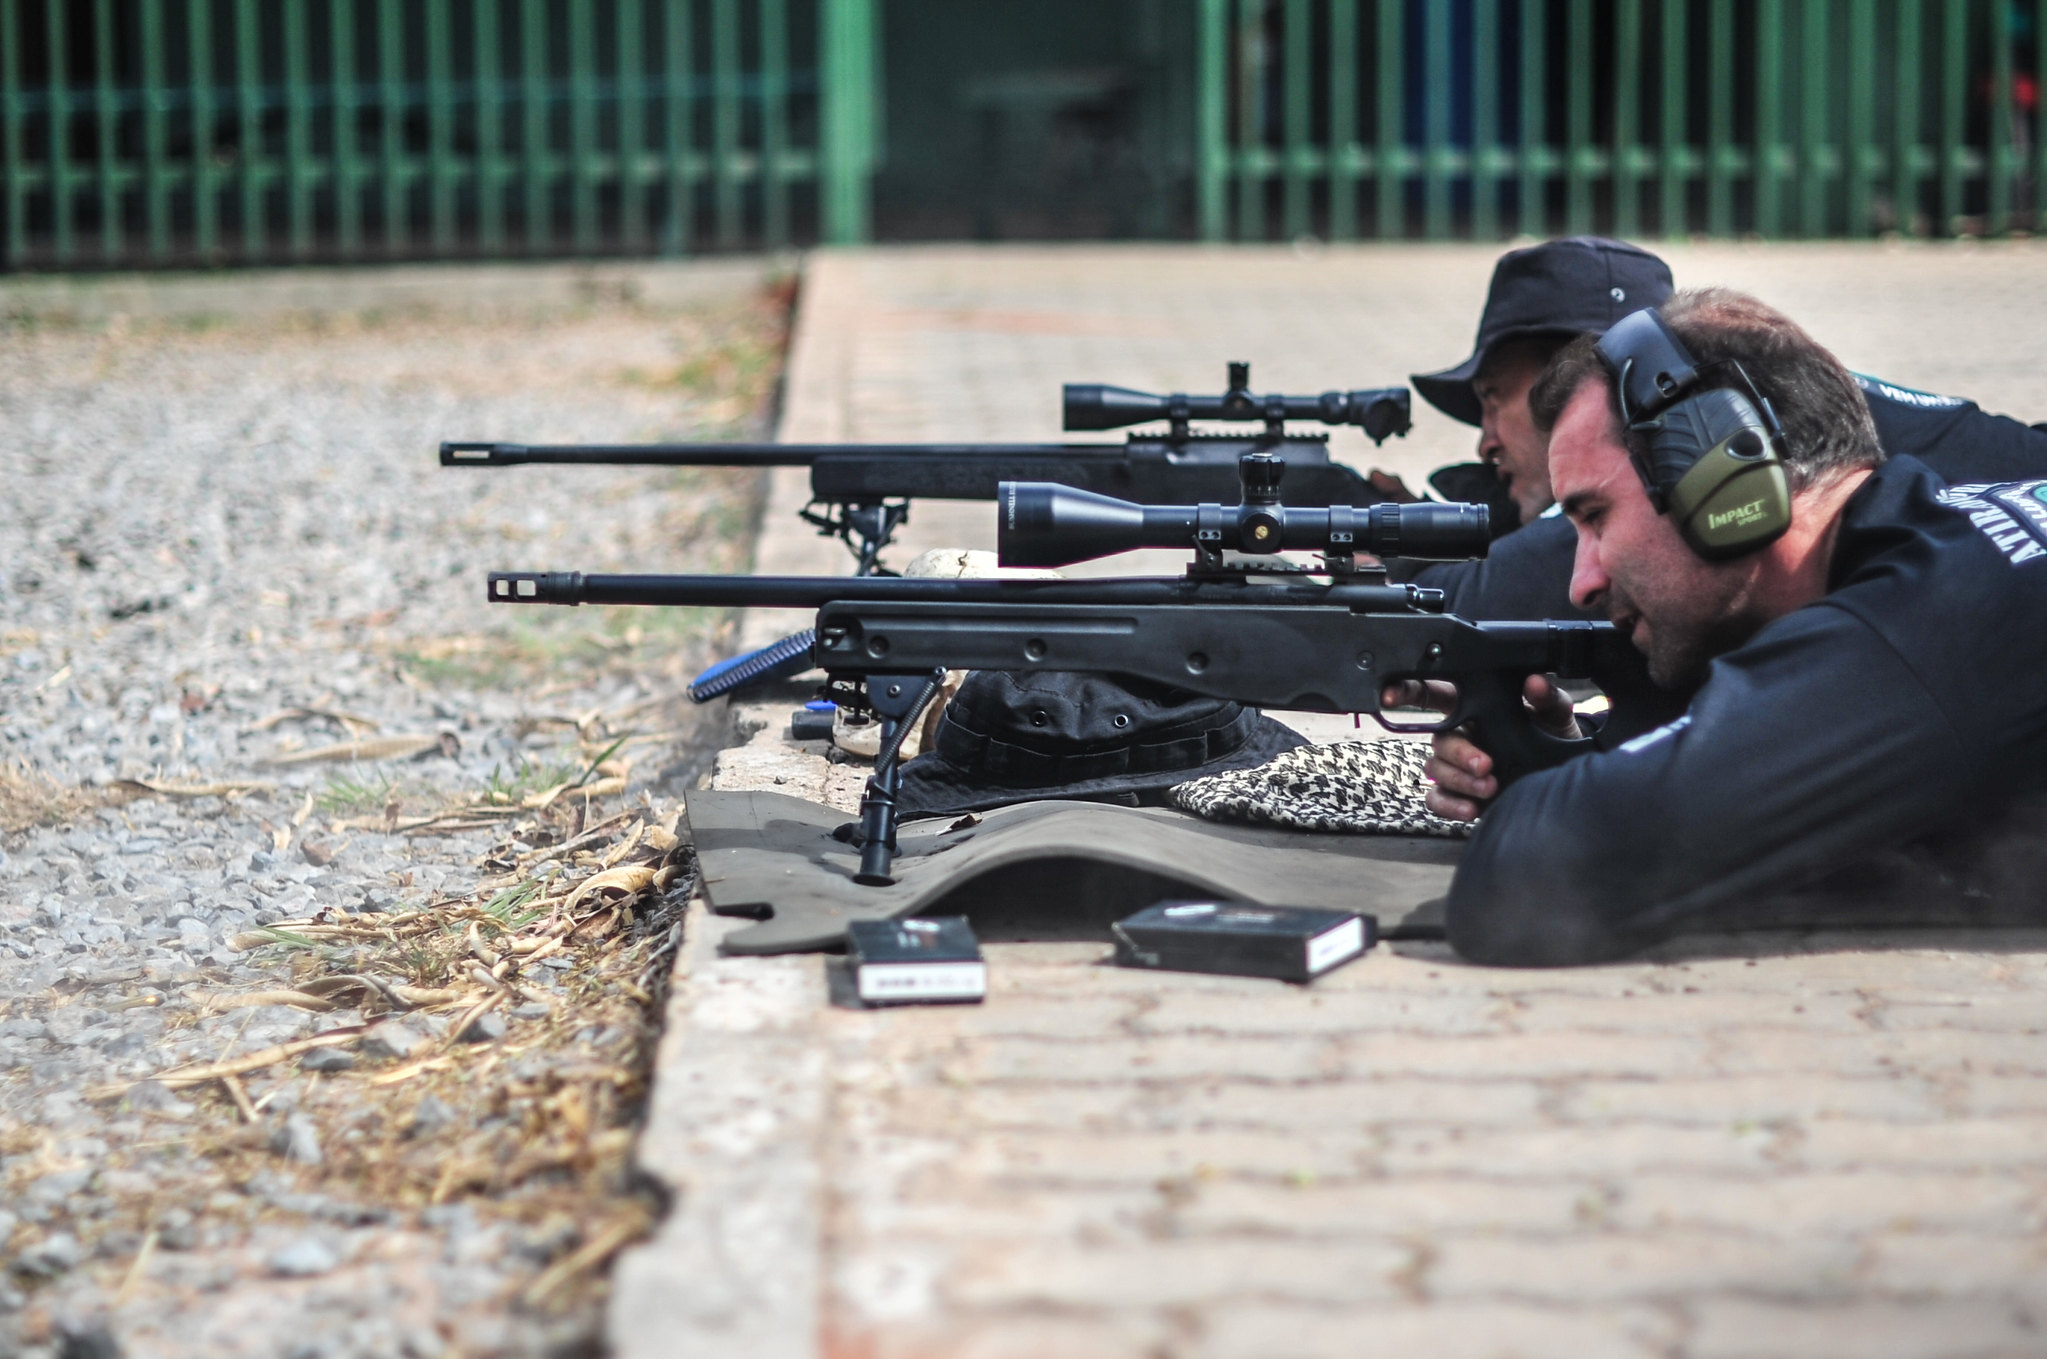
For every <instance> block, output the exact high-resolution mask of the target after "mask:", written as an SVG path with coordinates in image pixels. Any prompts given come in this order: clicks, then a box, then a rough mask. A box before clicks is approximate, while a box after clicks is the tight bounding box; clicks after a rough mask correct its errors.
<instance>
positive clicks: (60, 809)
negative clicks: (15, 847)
mask: <svg viewBox="0 0 2047 1359" xmlns="http://www.w3.org/2000/svg"><path fill="white" fill-rule="evenodd" d="M105 800H106V799H105V796H104V795H103V794H102V793H100V792H99V791H97V790H96V789H91V788H77V787H72V786H70V785H68V784H62V783H58V782H57V781H56V780H55V779H53V778H51V777H50V776H49V775H47V774H45V773H43V772H42V771H41V770H38V769H34V768H31V767H30V766H29V765H27V764H24V763H20V762H17V763H14V764H11V765H0V833H4V834H7V835H18V834H20V833H21V832H22V831H26V830H34V829H35V828H36V827H38V826H62V825H65V824H67V823H68V822H71V821H75V820H77V819H78V818H79V817H80V816H82V815H84V814H85V813H87V812H89V811H91V810H92V809H93V808H95V807H98V806H100V805H101V804H102V803H103V802H104V801H105Z"/></svg>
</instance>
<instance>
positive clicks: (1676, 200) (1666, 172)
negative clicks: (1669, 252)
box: [1656, 0, 1692, 238]
mask: <svg viewBox="0 0 2047 1359" xmlns="http://www.w3.org/2000/svg"><path fill="white" fill-rule="evenodd" d="M1690 17H1691V16H1690V15H1689V14H1688V13H1687V12H1686V9H1685V0H1664V6H1663V127H1662V132H1663V137H1662V141H1663V154H1662V156H1661V157H1659V165H1658V168H1659V169H1660V170H1661V171H1662V175H1663V181H1662V186H1661V187H1662V193H1661V201H1660V202H1659V203H1658V204H1657V211H1656V216H1657V229H1658V230H1659V231H1660V232H1661V233H1662V234H1663V235H1664V236H1666V237H1671V238H1675V237H1678V236H1682V235H1684V234H1685V230H1686V225H1687V223H1686V219H1687V218H1688V217H1689V215H1690V214H1689V213H1687V212H1686V211H1685V197H1686V185H1687V184H1688V182H1689V181H1690V179H1691V173H1692V144H1691V138H1690V136H1689V135H1687V134H1688V132H1689V129H1688V128H1687V126H1686V99H1687V96H1688V95H1689V93H1690V89H1691V85H1690V81H1689V80H1688V79H1687V78H1686V77H1687V72H1686V70H1685V53H1686V50H1687V48H1688V46H1689V43H1688V41H1687V40H1688V38H1689V37H1690V34H1689V33H1688V32H1687V28H1688V26H1689V21H1690Z"/></svg>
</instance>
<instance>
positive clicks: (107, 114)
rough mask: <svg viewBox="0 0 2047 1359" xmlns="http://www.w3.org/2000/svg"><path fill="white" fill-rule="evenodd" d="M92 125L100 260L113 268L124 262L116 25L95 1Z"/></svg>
mask: <svg viewBox="0 0 2047 1359" xmlns="http://www.w3.org/2000/svg"><path fill="white" fill-rule="evenodd" d="M92 47H93V54H92V55H93V63H92V69H93V121H94V122H95V123H96V124H98V128H97V131H98V136H96V137H95V138H94V139H93V153H94V157H95V165H94V169H95V170H97V171H98V174H97V176H96V178H97V179H98V181H99V209H100V258H101V259H103V260H105V261H106V262H107V263H109V264H112V263H114V262H115V261H117V260H119V259H120V258H121V196H120V190H119V188H118V187H117V186H116V182H115V177H116V176H117V175H118V174H119V173H120V169H121V167H120V166H119V165H118V164H117V163H116V161H115V156H116V154H117V153H118V152H119V150H120V144H121V139H120V131H121V128H120V116H121V115H120V110H119V109H118V107H117V106H116V105H115V103H114V23H113V14H112V6H110V5H109V4H108V3H107V0H93V7H92Z"/></svg>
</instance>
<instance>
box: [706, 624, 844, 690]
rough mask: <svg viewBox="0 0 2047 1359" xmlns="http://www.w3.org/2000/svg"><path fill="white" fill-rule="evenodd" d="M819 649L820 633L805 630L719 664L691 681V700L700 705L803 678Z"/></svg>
mask: <svg viewBox="0 0 2047 1359" xmlns="http://www.w3.org/2000/svg"><path fill="white" fill-rule="evenodd" d="M816 645H817V629H816V628H805V629H804V630H803V631H801V632H799V633H797V634H795V635H794V636H792V637H784V638H783V639H782V640H781V641H779V642H775V643H772V644H770V645H768V646H764V647H762V648H761V649H760V650H759V651H749V652H747V653H746V654H745V655H744V656H734V657H733V658H732V659H731V660H729V661H720V662H718V663H717V664H716V665H714V666H712V667H711V668H710V669H709V670H706V671H705V672H704V673H703V674H701V675H698V676H697V677H696V678H695V679H694V680H691V681H690V686H689V696H690V698H691V699H692V700H694V701H695V702H698V703H709V702H710V701H711V700H712V699H714V698H719V697H721V696H723V695H725V694H729V693H731V692H733V691H734V690H735V689H743V688H745V687H746V686H748V685H750V684H761V683H764V682H765V681H767V680H772V679H783V678H785V677H787V676H789V675H800V674H802V673H803V672H804V671H806V670H808V669H810V668H811V659H810V651H811V648H812V647H814V646H816Z"/></svg>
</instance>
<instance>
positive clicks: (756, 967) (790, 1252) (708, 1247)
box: [610, 901, 827, 1359]
mask: <svg viewBox="0 0 2047 1359" xmlns="http://www.w3.org/2000/svg"><path fill="white" fill-rule="evenodd" d="M748 923H750V922H748V921H744V920H722V919H719V918H718V917H716V916H713V915H711V914H710V913H709V911H708V910H706V909H705V907H704V905H703V903H702V902H701V901H699V902H698V903H697V904H696V905H694V906H693V907H691V909H690V914H689V920H688V923H687V925H686V926H685V931H686V936H685V943H684V946H683V951H682V956H681V958H680V959H679V960H678V962H677V966H676V971H675V980H674V990H673V992H672V993H671V994H670V997H669V1001H668V1014H667V1018H666V1026H665V1029H664V1032H663V1035H662V1039H661V1052H660V1057H659V1060H658V1062H657V1064H656V1069H657V1070H658V1071H659V1073H660V1079H659V1080H657V1081H656V1082H655V1085H654V1094H653V1100H652V1105H651V1107H650V1109H649V1110H648V1118H647V1131H646V1133H645V1135H644V1136H643V1137H642V1138H641V1140H640V1153H639V1159H640V1167H641V1169H642V1170H644V1171H645V1172H646V1173H647V1174H648V1175H651V1176H653V1177H654V1178H655V1179H656V1180H659V1181H660V1182H661V1183H662V1184H663V1185H664V1186H666V1187H667V1189H668V1190H669V1192H670V1193H672V1194H673V1195H675V1206H674V1208H673V1209H672V1210H671V1211H670V1213H669V1215H668V1218H667V1220H666V1221H665V1222H663V1223H662V1225H661V1230H660V1232H659V1234H658V1235H656V1236H655V1237H654V1238H653V1239H652V1240H651V1241H648V1242H647V1243H646V1244H644V1245H642V1246H639V1247H637V1248H636V1249H634V1250H633V1251H631V1252H630V1253H629V1254H627V1255H626V1256H624V1257H623V1258H622V1259H621V1260H620V1261H619V1264H618V1269H617V1272H616V1274H615V1275H614V1278H613V1289H612V1298H611V1317H610V1339H611V1353H612V1354H613V1355H615V1356H617V1359H669V1356H671V1355H685V1354H686V1355H706V1356H709V1355H746V1356H747V1359H807V1357H808V1356H810V1355H814V1354H815V1353H816V1352H817V1337H818V1327H819V1317H818V1303H819V1299H820V1296H821V1285H822V1278H823V1276H822V1270H821V1265H820V1261H819V1249H820V1243H821V1240H822V1235H823V1208H822V1199H823V1189H824V1186H823V1182H822V1175H821V1169H820V1155H821V1151H822V1148H821V1146H820V1142H821V1139H822V1137H823V1131H824V1117H825V1108H826V1101H827V1079H826V1077H827V1073H826V1069H825V1045H824V1043H823V1042H822V1041H821V1039H820V1035H819V1033H818V1022H819V1016H820V1014H821V1013H822V1012H823V1010H824V1005H825V998H826V996H825V981H824V971H823V968H822V966H821V965H820V962H819V960H818V959H817V958H816V957H815V956H812V955H808V954H797V955H792V956H789V957H784V958H720V957H719V956H718V940H719V939H720V938H722V937H723V936H724V935H725V934H726V933H727V932H728V931H729V930H731V929H733V928H736V927H743V926H745V925H747V924H748Z"/></svg>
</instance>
